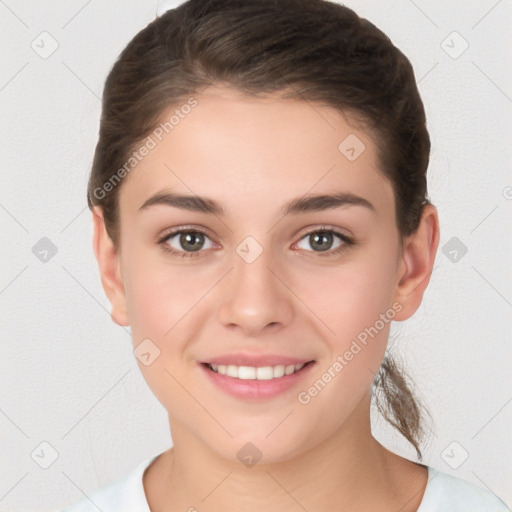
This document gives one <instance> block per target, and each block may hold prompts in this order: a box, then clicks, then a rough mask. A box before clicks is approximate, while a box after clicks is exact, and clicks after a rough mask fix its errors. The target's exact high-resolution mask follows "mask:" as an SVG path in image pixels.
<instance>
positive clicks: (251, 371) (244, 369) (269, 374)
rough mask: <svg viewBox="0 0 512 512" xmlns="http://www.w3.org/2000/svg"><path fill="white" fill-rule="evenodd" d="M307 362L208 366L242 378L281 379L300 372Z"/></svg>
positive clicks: (229, 375)
mask: <svg viewBox="0 0 512 512" xmlns="http://www.w3.org/2000/svg"><path fill="white" fill-rule="evenodd" d="M305 364H306V363H302V364H296V365H293V364H290V365H286V366H285V365H277V366H259V367H255V366H235V365H232V364H230V365H223V364H209V365H208V367H209V368H210V369H211V370H213V371H214V372H217V373H220V374H221V375H227V376H228V377H233V378H235V379H241V380H271V379H279V378H281V377H284V376H285V375H291V374H292V373H295V372H298V371H299V370H300V369H301V368H302V367H303V366H304V365H305Z"/></svg>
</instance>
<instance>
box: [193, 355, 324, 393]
mask: <svg viewBox="0 0 512 512" xmlns="http://www.w3.org/2000/svg"><path fill="white" fill-rule="evenodd" d="M199 367H200V368H201V369H202V370H203V372H204V374H205V375H206V378H207V380H208V382H209V383H210V385H213V386H214V387H215V388H217V389H219V390H220V391H222V392H223V393H226V394H228V395H230V396H231V397H235V398H237V399H241V400H244V401H245V400H265V399H266V400H268V399H272V398H276V397H278V396H279V395H282V394H284V393H285V392H287V391H291V390H292V389H293V388H295V387H297V386H298V385H299V384H300V383H301V382H304V380H305V379H306V377H307V376H308V375H309V374H310V373H311V371H312V369H313V368H314V367H315V361H313V360H312V361H306V362H300V363H295V364H287V365H284V364H277V365H272V366H238V365H234V364H217V363H206V362H203V363H201V364H200V365H199ZM302 386H304V384H302Z"/></svg>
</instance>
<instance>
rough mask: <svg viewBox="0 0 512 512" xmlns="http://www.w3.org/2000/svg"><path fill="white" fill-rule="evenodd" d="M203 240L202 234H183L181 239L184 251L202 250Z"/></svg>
mask: <svg viewBox="0 0 512 512" xmlns="http://www.w3.org/2000/svg"><path fill="white" fill-rule="evenodd" d="M202 238H203V235H202V234H201V233H183V234H182V235H181V237H180V243H181V246H182V247H183V248H184V249H187V248H188V249H190V250H192V251H198V250H199V249H200V248H201V244H202ZM195 242H197V243H195ZM189 244H190V245H189ZM187 246H188V247H187Z"/></svg>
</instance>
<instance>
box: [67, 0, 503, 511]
mask: <svg viewBox="0 0 512 512" xmlns="http://www.w3.org/2000/svg"><path fill="white" fill-rule="evenodd" d="M429 151H430V140H429V135H428V132H427V130H426V122H425V113H424V108H423V104H422V101H421V99H420V96H419V93H418V89H417V86H416V83H415V78H414V73H413V70H412V67H411V64H410V62H409V61H408V60H407V58H406V57H405V56H404V55H403V54H402V53H401V52H400V51H399V50H398V49H397V48H396V47H394V46H393V44H392V43H391V42H390V40H389V38H388V37H387V36H386V35H384V34H383V33H382V32H381V31H380V30H378V29H377V28H376V27H375V26H374V25H372V24H371V23H369V22H368V21H367V20H364V19H361V18H359V17H358V16H357V15H356V14H355V13H354V12H353V11H352V10H350V9H348V8H346V7H344V6H341V5H338V4H335V3H330V2H327V1H324V0H279V1H275V0H213V1H204V0H202V1H199V0H189V1H188V2H186V3H184V4H182V5H180V6H179V7H178V8H176V9H173V10H170V11H168V12H166V13H165V14H164V15H162V16H161V17H159V18H157V19H155V20H154V21H153V22H152V23H150V24H149V25H148V26H147V27H146V28H144V29H143V30H142V31H140V32H139V33H138V34H137V35H136V36H135V37H134V39H133V40H132V41H131V42H130V43H129V44H128V46H127V47H126V48H125V50H124V51H123V52H122V54H121V55H120V57H119V58H118V60H117V62H116V63H115V65H114V67H113V69H112V70H111V72H110V74H109V76H108V78H107V81H106V84H105V90H104V99H103V112H102V118H101V126H100V135H99V141H98V144H97V147H96V153H95V157H94V162H93V168H92V172H91V176H90V182H89V190H88V203H89V207H90V208H91V210H92V211H93V222H94V242H93V244H94V251H95V254H96V257H97V260H98V264H99V269H100V273H101V280H102V284H103V287H104V289H105V292H106V294H107V296H108V298H109V300H110V302H111V305H112V319H113V321H114V322H116V323H117V324H119V325H122V326H127V325H130V326H131V332H132V337H133V346H134V354H135V356H136V357H137V360H138V363H139V367H140V370H141V372H142V374H143V376H144V379H145V380H146V382H147V384H148V386H149V387H150V389H151V390H152V391H153V393H154V394H155V396H156V397H157V398H158V400H159V401H160V402H161V404H162V405H163V406H164V407H165V409H166V410H167V412H168V417H169V425H170V431H171V437H172V441H173V446H172V448H170V449H169V450H167V451H165V452H164V453H161V454H159V455H157V456H156V457H152V458H150V459H147V460H145V461H144V462H143V463H141V464H140V465H139V466H138V467H137V468H135V469H134V470H133V471H132V472H131V473H129V474H128V475H127V476H125V477H124V478H122V479H120V480H118V481H116V482H114V483H111V484H110V485H108V486H105V487H103V488H101V489H98V490H97V491H95V492H94V493H93V494H92V495H91V496H89V497H87V498H84V499H83V500H82V501H80V502H79V503H76V504H74V505H73V506H71V507H69V508H67V509H65V510H66V512H79V511H89V510H91V511H92V510H102V511H103V512H108V511H114V510H116V511H117V510H119V511H121V510H122V511H124V512H127V511H132V510H133V511H138V512H148V511H151V512H161V511H167V512H171V511H172V512H173V511H187V510H188V511H195V510H197V511H200V512H206V511H220V510H222V511H227V510H243V511H261V510H272V511H277V510H279V511H281V512H284V511H297V510H307V511H313V510H314V511H333V510H344V511H360V512H361V511H375V510H379V512H387V511H389V512H398V511H401V512H412V511H420V512H440V511H446V512H455V511H464V512H469V511H481V512H484V511H485V512H497V511H504V510H507V507H506V506H505V504H504V503H503V502H502V501H501V500H500V499H499V498H497V497H496V496H494V495H493V494H491V493H490V492H488V491H486V490H482V489H480V488H478V487H476V486H473V485H472V484H470V483H468V482H465V481H464V480H461V479H458V478H455V477H453V476H450V475H448V474H446V473H442V472H440V471H438V470H436V469H435V468H433V467H431V466H428V465H425V464H422V463H420V462H414V461H411V460H408V459H406V458H403V457H401V456H399V455H397V454H395V453H393V452H392V451H390V450H388V449H387V448H386V447H384V446H383V445H382V444H380V443H379V442H378V441H377V440H376V439H375V438H374V437H373V435H372V432H371V428H370V404H371V400H372V398H375V399H376V400H377V403H378V405H379V407H380V410H381V412H382V413H383V414H384V416H385V418H386V419H387V420H388V421H389V422H390V423H391V424H393V425H394V426H395V427H396V428H397V429H398V430H399V431H400V433H401V434H402V435H403V436H405V438H406V439H408V441H410V443H411V444H412V445H413V446H414V448H415V449H416V451H417V453H418V459H419V460H421V450H420V444H421V441H422V435H423V417H422V408H421V406H420V405H419V404H418V403H417V401H416V399H415V397H414V396H413V394H412V393H411V391H410V390H409V389H408V387H407V384H406V379H405V377H404V375H403V374H402V372H401V370H400V368H399V367H398V366H397V365H396V364H395V362H394V361H393V360H392V359H390V358H389V355H388V354H387V353H386V347H387V343H388V337H389V330H390V325H391V321H393V320H395V321H403V320H406V319H408V318H410V317H411V316H412V315H413V314H414V312H415V311H416V310H417V309H418V307H419V306H420V304H421V301H422V297H423V294H424V292H425V289H426V287H427V285H428V282H429V278H430V274H431V272H432V268H433V264H434V259H435V255H436V250H437V247H438V243H439V222H438V216H437V211H436V208H435V207H434V206H433V205H432V204H431V203H430V201H429V199H428V195H427V181H426V172H427V167H428V162H429Z"/></svg>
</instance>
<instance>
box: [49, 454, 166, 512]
mask: <svg viewBox="0 0 512 512" xmlns="http://www.w3.org/2000/svg"><path fill="white" fill-rule="evenodd" d="M156 457H157V456H155V457H151V458H148V459H146V460H144V461H143V462H141V463H140V464H139V465H138V466H136V467H135V468H134V469H132V470H131V471H130V472H129V473H127V474H126V475H125V476H123V477H122V478H118V479H117V480H115V481H113V482H111V483H109V484H108V485H105V486H103V487H100V488H99V489H96V490H95V491H93V492H92V493H90V494H89V495H87V496H85V497H84V498H82V499H81V500H80V501H78V502H76V503H74V504H72V505H70V506H68V507H66V508H64V509H62V510H54V511H53V512H98V510H101V511H102V512H150V509H149V505H148V503H147V500H146V496H145V493H144V485H143V483H142V475H143V473H144V470H145V469H146V468H147V467H148V466H149V465H150V464H151V462H152V461H153V460H154V459H155V458H156Z"/></svg>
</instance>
